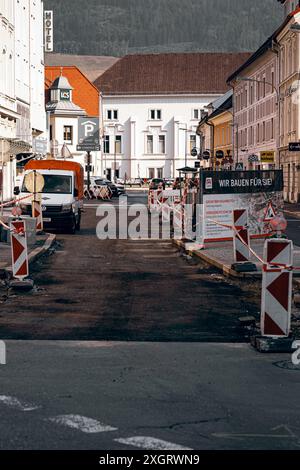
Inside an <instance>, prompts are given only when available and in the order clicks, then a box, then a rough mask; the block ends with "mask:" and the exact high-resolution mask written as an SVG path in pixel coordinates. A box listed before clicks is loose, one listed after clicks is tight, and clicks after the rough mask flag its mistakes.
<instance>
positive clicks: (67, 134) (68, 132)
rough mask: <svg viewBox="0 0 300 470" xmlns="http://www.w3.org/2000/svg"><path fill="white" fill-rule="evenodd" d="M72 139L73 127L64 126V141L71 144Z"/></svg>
mask: <svg viewBox="0 0 300 470" xmlns="http://www.w3.org/2000/svg"><path fill="white" fill-rule="evenodd" d="M72 141H73V127H72V126H64V142H66V143H67V144H72Z"/></svg>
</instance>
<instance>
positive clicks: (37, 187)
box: [24, 171, 45, 193]
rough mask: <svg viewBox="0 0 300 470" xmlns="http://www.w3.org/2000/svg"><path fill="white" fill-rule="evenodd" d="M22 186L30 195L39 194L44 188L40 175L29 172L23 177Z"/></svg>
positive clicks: (35, 172)
mask: <svg viewBox="0 0 300 470" xmlns="http://www.w3.org/2000/svg"><path fill="white" fill-rule="evenodd" d="M24 184H25V187H26V189H27V191H29V192H30V193H40V192H41V191H42V190H43V188H44V186H45V180H44V177H43V175H41V173H38V172H37V171H31V172H30V173H28V174H27V175H26V176H25V180H24Z"/></svg>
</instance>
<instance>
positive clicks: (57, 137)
mask: <svg viewBox="0 0 300 470" xmlns="http://www.w3.org/2000/svg"><path fill="white" fill-rule="evenodd" d="M49 90H50V101H49V102H48V103H47V104H46V111H47V113H48V116H49V140H50V146H51V154H52V156H53V157H54V158H57V159H70V160H71V159H72V160H73V161H76V162H77V163H80V164H81V165H82V167H83V168H84V170H85V174H86V177H87V171H86V165H87V152H84V151H78V150H77V145H78V144H79V118H85V117H86V119H85V120H86V121H88V119H89V118H88V116H87V113H86V111H85V110H84V109H82V108H81V107H80V106H78V105H76V104H75V103H74V102H73V88H72V86H71V85H70V83H69V81H68V79H67V78H66V77H64V76H63V75H61V76H59V77H57V78H56V79H55V80H54V82H53V83H52V85H51V87H50V89H49ZM99 154H100V152H91V160H90V164H91V175H93V176H99V175H101V163H100V159H99Z"/></svg>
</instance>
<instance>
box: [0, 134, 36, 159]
mask: <svg viewBox="0 0 300 470" xmlns="http://www.w3.org/2000/svg"><path fill="white" fill-rule="evenodd" d="M2 142H3V144H2ZM2 145H3V162H4V163H6V162H8V161H9V159H10V157H11V156H12V155H17V154H18V153H28V152H30V151H31V149H32V145H31V144H29V143H28V142H25V141H24V140H19V139H10V138H0V163H1V162H2Z"/></svg>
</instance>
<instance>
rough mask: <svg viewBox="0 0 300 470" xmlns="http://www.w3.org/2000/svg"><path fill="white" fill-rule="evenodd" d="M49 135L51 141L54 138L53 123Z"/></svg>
mask: <svg viewBox="0 0 300 470" xmlns="http://www.w3.org/2000/svg"><path fill="white" fill-rule="evenodd" d="M49 137H50V142H52V140H53V127H52V124H51V126H50V130H49Z"/></svg>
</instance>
